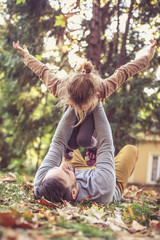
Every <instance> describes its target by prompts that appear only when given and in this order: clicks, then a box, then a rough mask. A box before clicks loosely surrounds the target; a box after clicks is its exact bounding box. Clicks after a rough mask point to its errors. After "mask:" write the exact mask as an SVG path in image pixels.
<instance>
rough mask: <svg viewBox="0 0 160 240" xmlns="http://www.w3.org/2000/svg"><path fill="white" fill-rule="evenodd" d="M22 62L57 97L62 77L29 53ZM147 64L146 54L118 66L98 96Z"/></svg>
mask: <svg viewBox="0 0 160 240" xmlns="http://www.w3.org/2000/svg"><path fill="white" fill-rule="evenodd" d="M24 63H25V64H26V65H27V66H28V67H29V68H30V69H31V70H32V71H33V72H34V73H35V74H36V75H38V76H39V77H40V78H41V79H42V81H43V83H44V84H45V86H46V87H47V89H48V90H49V91H50V92H51V93H52V94H53V95H54V96H55V97H57V98H58V96H59V89H60V88H61V83H62V79H60V78H58V77H57V76H56V75H55V73H54V72H53V71H52V70H51V69H49V68H48V67H47V66H46V65H45V64H43V63H41V62H40V61H38V60H37V59H36V58H34V57H33V56H32V55H30V54H26V56H25V58H24ZM148 66H149V60H148V57H147V56H143V57H141V58H139V59H136V60H134V61H131V62H130V63H127V64H125V65H123V66H121V67H120V68H118V69H117V70H116V71H115V72H114V73H113V75H111V76H110V77H108V78H106V79H104V80H103V82H102V86H101V91H100V96H101V98H102V99H104V98H107V97H108V96H110V95H111V94H112V93H113V92H114V91H115V90H116V89H117V88H118V87H119V86H121V85H122V83H123V82H125V81H126V80H127V79H128V78H130V77H131V76H133V75H134V74H136V73H138V72H140V71H142V70H144V69H145V68H147V67H148Z"/></svg>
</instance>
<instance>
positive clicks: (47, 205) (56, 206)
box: [35, 198, 59, 208]
mask: <svg viewBox="0 0 160 240" xmlns="http://www.w3.org/2000/svg"><path fill="white" fill-rule="evenodd" d="M35 202H36V203H38V204H40V205H43V206H46V207H53V208H59V206H58V205H56V204H55V203H53V202H50V201H48V200H46V199H44V198H41V199H39V200H35Z"/></svg>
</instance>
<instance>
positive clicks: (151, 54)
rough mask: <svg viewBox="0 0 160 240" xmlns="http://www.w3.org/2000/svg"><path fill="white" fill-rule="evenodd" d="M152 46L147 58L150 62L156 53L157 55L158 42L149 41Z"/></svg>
mask: <svg viewBox="0 0 160 240" xmlns="http://www.w3.org/2000/svg"><path fill="white" fill-rule="evenodd" d="M149 41H150V43H151V45H150V47H149V49H148V50H147V57H148V60H149V61H151V60H152V58H153V57H154V53H155V47H156V40H153V39H151V40H149Z"/></svg>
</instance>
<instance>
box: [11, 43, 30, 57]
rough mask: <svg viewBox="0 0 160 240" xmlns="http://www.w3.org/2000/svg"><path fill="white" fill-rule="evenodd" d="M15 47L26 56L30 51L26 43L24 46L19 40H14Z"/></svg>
mask: <svg viewBox="0 0 160 240" xmlns="http://www.w3.org/2000/svg"><path fill="white" fill-rule="evenodd" d="M13 47H14V49H16V50H18V51H19V52H20V53H22V55H23V56H24V57H25V55H26V54H28V53H29V51H28V49H27V47H26V45H23V48H22V47H20V46H19V41H18V42H17V43H15V42H13Z"/></svg>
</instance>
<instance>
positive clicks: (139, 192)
mask: <svg viewBox="0 0 160 240" xmlns="http://www.w3.org/2000/svg"><path fill="white" fill-rule="evenodd" d="M144 190H145V187H143V188H141V189H140V190H139V191H138V192H137V193H136V197H137V198H138V199H140V198H141V196H142V194H143V193H144Z"/></svg>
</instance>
